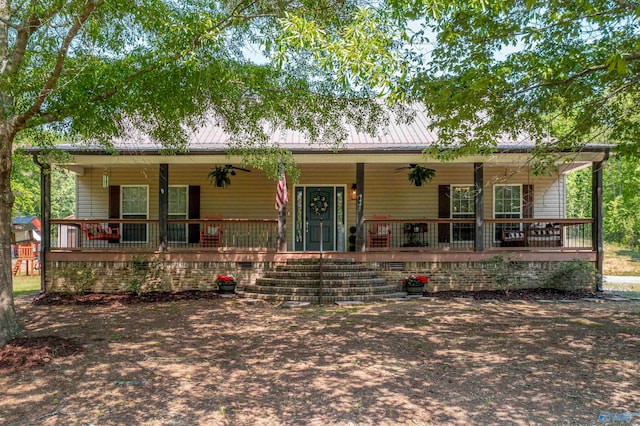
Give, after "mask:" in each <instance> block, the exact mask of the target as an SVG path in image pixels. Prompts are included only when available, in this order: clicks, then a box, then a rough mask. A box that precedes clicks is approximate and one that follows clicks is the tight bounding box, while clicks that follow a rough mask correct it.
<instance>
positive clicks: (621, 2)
mask: <svg viewBox="0 0 640 426" xmlns="http://www.w3.org/2000/svg"><path fill="white" fill-rule="evenodd" d="M613 1H614V2H615V3H616V4H617V5H619V6H622V7H626V8H627V9H631V10H633V11H634V12H635V11H636V10H638V4H637V3H632V2H630V1H627V0H613Z"/></svg>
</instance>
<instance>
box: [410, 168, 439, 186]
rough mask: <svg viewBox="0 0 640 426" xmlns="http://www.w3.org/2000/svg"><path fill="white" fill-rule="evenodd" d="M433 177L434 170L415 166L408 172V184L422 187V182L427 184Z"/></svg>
mask: <svg viewBox="0 0 640 426" xmlns="http://www.w3.org/2000/svg"><path fill="white" fill-rule="evenodd" d="M435 175H436V171H435V170H433V169H428V168H426V167H422V166H421V165H419V164H416V166H415V167H413V168H412V169H411V171H410V172H409V182H411V183H412V184H414V185H415V186H422V184H423V183H424V182H429V181H430V180H431V179H433V177H434V176H435Z"/></svg>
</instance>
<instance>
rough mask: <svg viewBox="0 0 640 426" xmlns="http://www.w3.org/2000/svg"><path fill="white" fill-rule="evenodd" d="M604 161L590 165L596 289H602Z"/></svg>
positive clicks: (592, 238)
mask: <svg viewBox="0 0 640 426" xmlns="http://www.w3.org/2000/svg"><path fill="white" fill-rule="evenodd" d="M603 169H604V161H598V162H593V163H592V165H591V217H592V218H593V226H592V228H591V241H592V243H593V251H595V252H596V269H597V270H598V278H597V281H596V288H597V290H602V272H603V268H602V265H603V261H604V247H603V244H602V229H603V224H602V171H603Z"/></svg>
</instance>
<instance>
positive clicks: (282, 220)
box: [276, 204, 295, 252]
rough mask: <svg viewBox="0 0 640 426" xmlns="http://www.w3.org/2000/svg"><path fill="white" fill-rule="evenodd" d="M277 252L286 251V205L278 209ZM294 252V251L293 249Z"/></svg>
mask: <svg viewBox="0 0 640 426" xmlns="http://www.w3.org/2000/svg"><path fill="white" fill-rule="evenodd" d="M276 246H277V249H276V250H277V251H278V252H285V251H287V205H286V204H283V205H282V207H280V208H279V209H278V235H277V238H276ZM294 250H295V249H294Z"/></svg>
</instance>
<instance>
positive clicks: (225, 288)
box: [218, 283, 236, 294]
mask: <svg viewBox="0 0 640 426" xmlns="http://www.w3.org/2000/svg"><path fill="white" fill-rule="evenodd" d="M235 292H236V283H230V284H218V293H220V294H233V293H235Z"/></svg>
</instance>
